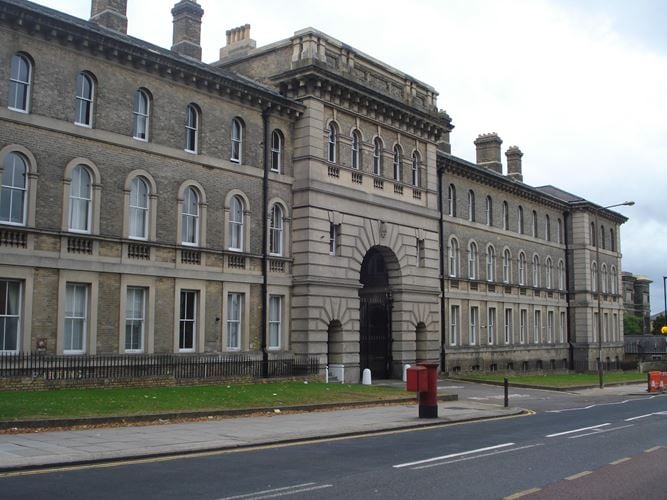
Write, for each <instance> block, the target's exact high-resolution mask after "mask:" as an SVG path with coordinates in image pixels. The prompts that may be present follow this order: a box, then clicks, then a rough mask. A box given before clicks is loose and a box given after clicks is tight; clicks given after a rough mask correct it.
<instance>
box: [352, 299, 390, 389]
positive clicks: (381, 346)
mask: <svg viewBox="0 0 667 500" xmlns="http://www.w3.org/2000/svg"><path fill="white" fill-rule="evenodd" d="M359 299H360V311H359V312H360V315H361V330H360V332H359V337H360V338H359V342H360V346H359V347H360V357H361V359H360V363H361V369H362V370H364V369H365V368H369V369H370V370H371V374H372V376H373V378H374V379H384V378H389V377H390V376H391V306H392V304H391V294H390V293H389V292H381V293H374V294H368V295H366V294H364V295H361V296H360V297H359Z"/></svg>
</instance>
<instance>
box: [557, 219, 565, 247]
mask: <svg viewBox="0 0 667 500" xmlns="http://www.w3.org/2000/svg"><path fill="white" fill-rule="evenodd" d="M556 229H557V231H558V243H560V244H563V221H562V220H560V219H558V225H557V227H556Z"/></svg>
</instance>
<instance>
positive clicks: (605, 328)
mask: <svg viewBox="0 0 667 500" xmlns="http://www.w3.org/2000/svg"><path fill="white" fill-rule="evenodd" d="M602 340H603V341H604V342H608V341H609V313H604V314H603V315H602Z"/></svg>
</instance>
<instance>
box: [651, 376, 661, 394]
mask: <svg viewBox="0 0 667 500" xmlns="http://www.w3.org/2000/svg"><path fill="white" fill-rule="evenodd" d="M661 382H662V372H648V392H658V391H659V390H660V383H661Z"/></svg>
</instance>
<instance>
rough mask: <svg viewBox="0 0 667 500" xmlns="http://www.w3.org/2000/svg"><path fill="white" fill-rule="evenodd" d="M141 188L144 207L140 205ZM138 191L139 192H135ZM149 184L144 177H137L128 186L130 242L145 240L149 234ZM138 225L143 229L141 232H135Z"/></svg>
mask: <svg viewBox="0 0 667 500" xmlns="http://www.w3.org/2000/svg"><path fill="white" fill-rule="evenodd" d="M141 186H143V188H144V189H145V190H146V191H145V205H142V204H141V192H140V190H141ZM137 190H139V191H137ZM150 197H151V188H150V184H149V183H148V181H147V180H146V179H144V177H142V176H141V175H137V176H135V177H134V179H132V184H131V186H130V201H129V204H128V218H129V220H128V238H130V239H131V240H144V241H145V240H147V239H148V234H149V221H150V218H149V211H150V206H151V204H150V203H151V202H150ZM138 225H140V226H142V227H143V232H139V231H137V227H138Z"/></svg>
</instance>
